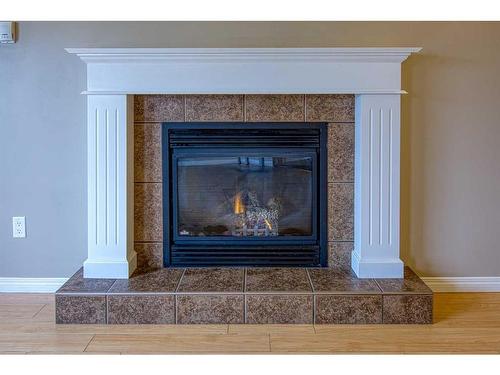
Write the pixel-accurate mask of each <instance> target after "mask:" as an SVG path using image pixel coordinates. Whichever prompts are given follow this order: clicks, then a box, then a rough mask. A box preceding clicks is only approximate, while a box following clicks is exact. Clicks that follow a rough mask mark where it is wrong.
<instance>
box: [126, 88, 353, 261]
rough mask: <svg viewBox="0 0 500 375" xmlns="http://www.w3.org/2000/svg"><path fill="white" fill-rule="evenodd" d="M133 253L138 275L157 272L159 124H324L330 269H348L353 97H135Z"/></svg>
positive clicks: (159, 252)
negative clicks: (326, 158) (326, 148)
mask: <svg viewBox="0 0 500 375" xmlns="http://www.w3.org/2000/svg"><path fill="white" fill-rule="evenodd" d="M134 121H135V127H134V128H135V130H134V137H135V157H134V159H135V161H134V168H135V170H134V180H135V207H134V216H135V250H136V252H137V254H138V267H139V268H140V269H154V268H160V267H162V252H163V248H162V228H163V218H162V196H161V190H162V169H161V165H162V162H161V123H162V122H186V123H187V124H186V125H187V126H189V124H188V123H189V122H195V121H248V122H289V121H298V122H302V121H310V122H328V123H329V132H328V159H329V162H328V195H329V204H328V206H329V207H328V223H329V231H328V239H329V241H330V243H329V250H328V259H329V265H330V266H333V267H339V268H349V267H350V251H351V250H352V247H353V242H352V241H353V232H354V231H353V216H354V212H353V210H354V208H353V198H354V95H137V96H135V101H134Z"/></svg>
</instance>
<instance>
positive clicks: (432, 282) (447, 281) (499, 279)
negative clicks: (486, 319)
mask: <svg viewBox="0 0 500 375" xmlns="http://www.w3.org/2000/svg"><path fill="white" fill-rule="evenodd" d="M421 279H422V280H423V281H424V282H425V283H426V284H427V286H428V287H429V288H431V289H432V291H434V292H441V293H446V292H500V276H494V277H421Z"/></svg>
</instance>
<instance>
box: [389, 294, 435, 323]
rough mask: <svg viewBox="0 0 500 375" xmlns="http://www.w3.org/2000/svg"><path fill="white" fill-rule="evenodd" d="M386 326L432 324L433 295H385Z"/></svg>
mask: <svg viewBox="0 0 500 375" xmlns="http://www.w3.org/2000/svg"><path fill="white" fill-rule="evenodd" d="M384 323H385V324H432V295H430V294H427V295H418V294H413V295H396V294H394V295H384Z"/></svg>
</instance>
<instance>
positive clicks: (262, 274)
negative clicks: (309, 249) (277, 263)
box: [245, 268, 312, 293]
mask: <svg viewBox="0 0 500 375" xmlns="http://www.w3.org/2000/svg"><path fill="white" fill-rule="evenodd" d="M245 284H246V291H247V292H263V293H266V292H301V293H304V292H306V293H310V292H312V290H311V284H310V282H309V278H308V276H307V272H306V270H305V269H304V268H248V269H247V272H246V282H245Z"/></svg>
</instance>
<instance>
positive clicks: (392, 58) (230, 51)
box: [66, 47, 422, 63]
mask: <svg viewBox="0 0 500 375" xmlns="http://www.w3.org/2000/svg"><path fill="white" fill-rule="evenodd" d="M421 49H422V48H420V47H396V48H383V47H382V48H377V47H370V48H66V51H67V52H68V53H71V54H76V55H77V56H78V57H80V58H81V59H82V60H83V61H85V62H95V63H113V62H118V63H123V62H140V61H146V62H149V61H151V60H155V61H163V62H166V61H168V62H179V61H182V60H184V61H188V62H242V61H243V62H248V61H249V59H253V60H255V61H260V62H262V61H276V60H281V61H283V60H284V61H293V62H297V61H301V60H303V61H310V62H315V61H320V60H321V61H324V60H327V61H330V62H334V61H349V62H371V61H377V62H397V63H401V62H403V61H404V60H406V59H407V58H408V56H409V55H410V54H412V53H417V52H419V51H420V50H421Z"/></svg>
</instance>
